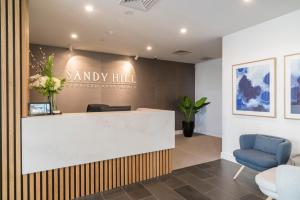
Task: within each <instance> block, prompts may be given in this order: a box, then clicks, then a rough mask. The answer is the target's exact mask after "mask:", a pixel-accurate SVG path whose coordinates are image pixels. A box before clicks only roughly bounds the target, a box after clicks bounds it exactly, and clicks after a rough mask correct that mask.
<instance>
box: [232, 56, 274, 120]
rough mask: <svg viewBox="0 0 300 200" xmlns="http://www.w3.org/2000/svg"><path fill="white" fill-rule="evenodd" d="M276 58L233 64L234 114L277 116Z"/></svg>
mask: <svg viewBox="0 0 300 200" xmlns="http://www.w3.org/2000/svg"><path fill="white" fill-rule="evenodd" d="M275 79H276V58H270V59H265V60H259V61H254V62H248V63H242V64H237V65H233V67H232V91H233V92H232V94H233V95H232V100H233V101H232V103H233V108H232V111H233V114H237V115H253V116H262V117H275V116H276V106H275V105H276V102H275V101H276V99H275V98H276V96H275V93H276V80H275Z"/></svg>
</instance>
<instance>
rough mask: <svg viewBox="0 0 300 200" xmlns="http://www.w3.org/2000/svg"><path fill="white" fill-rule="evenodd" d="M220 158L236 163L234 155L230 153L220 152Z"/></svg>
mask: <svg viewBox="0 0 300 200" xmlns="http://www.w3.org/2000/svg"><path fill="white" fill-rule="evenodd" d="M221 158H222V159H224V160H228V161H231V162H234V163H237V162H236V160H235V158H234V156H233V155H232V154H231V153H226V152H221Z"/></svg>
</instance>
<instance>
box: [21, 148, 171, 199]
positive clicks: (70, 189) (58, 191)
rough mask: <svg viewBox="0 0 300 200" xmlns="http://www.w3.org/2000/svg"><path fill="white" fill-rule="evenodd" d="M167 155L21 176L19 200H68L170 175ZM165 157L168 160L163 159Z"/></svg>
mask: <svg viewBox="0 0 300 200" xmlns="http://www.w3.org/2000/svg"><path fill="white" fill-rule="evenodd" d="M171 152H172V150H163V151H158V152H151V153H146V154H140V155H134V156H129V157H124V158H117V159H113V160H106V161H100V162H95V163H89V164H83V165H77V166H72V167H66V168H61V169H54V170H49V171H46V172H38V173H34V174H29V175H26V176H24V177H26V178H25V182H23V184H24V185H26V187H25V188H26V189H25V188H24V187H23V188H24V190H23V199H29V200H46V199H47V200H70V199H74V198H79V197H83V196H87V195H91V194H95V193H97V192H103V191H107V190H111V189H114V188H117V187H120V186H124V185H128V184H133V183H136V182H139V181H143V180H147V179H152V178H155V177H159V176H163V175H165V174H169V173H171V170H172V165H171V163H172V160H171V158H172V156H171ZM165 156H167V157H168V159H163V158H164V157H165ZM157 160H158V162H157ZM161 162H162V163H161ZM156 172H157V173H156ZM23 180H24V179H23Z"/></svg>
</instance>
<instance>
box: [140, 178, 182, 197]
mask: <svg viewBox="0 0 300 200" xmlns="http://www.w3.org/2000/svg"><path fill="white" fill-rule="evenodd" d="M145 187H146V188H147V189H148V190H149V191H150V192H151V193H152V194H153V196H154V197H155V198H157V199H159V200H184V198H183V197H182V196H180V195H179V194H177V193H176V192H175V191H174V190H172V189H170V188H169V187H168V186H166V185H165V184H164V183H159V182H158V183H148V184H145Z"/></svg>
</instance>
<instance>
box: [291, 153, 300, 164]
mask: <svg viewBox="0 0 300 200" xmlns="http://www.w3.org/2000/svg"><path fill="white" fill-rule="evenodd" d="M291 161H292V163H291V164H292V165H294V166H300V154H297V155H295V156H293V157H292V158H291Z"/></svg>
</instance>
